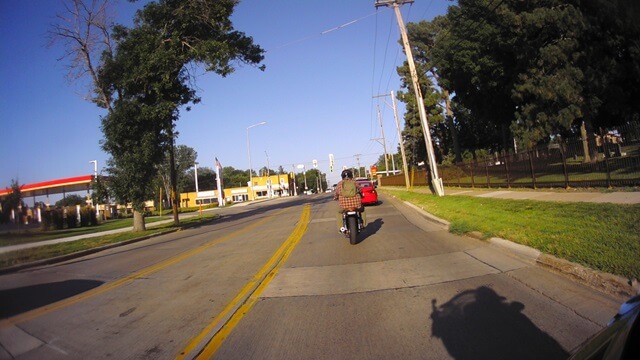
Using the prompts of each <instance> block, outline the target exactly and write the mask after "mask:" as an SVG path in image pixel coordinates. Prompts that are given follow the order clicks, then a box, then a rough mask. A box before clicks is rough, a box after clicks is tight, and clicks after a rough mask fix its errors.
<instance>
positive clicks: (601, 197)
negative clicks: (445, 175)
mask: <svg viewBox="0 0 640 360" xmlns="http://www.w3.org/2000/svg"><path fill="white" fill-rule="evenodd" d="M444 193H445V196H447V195H453V196H455V195H465V196H477V197H486V198H496V199H515V200H525V199H526V200H537V201H558V202H592V203H613V204H639V203H640V191H620V192H607V193H605V192H587V191H577V190H576V191H573V192H571V191H570V190H564V191H561V192H560V191H559V192H555V191H544V190H535V191H521V190H491V189H482V190H478V189H445V191H444Z"/></svg>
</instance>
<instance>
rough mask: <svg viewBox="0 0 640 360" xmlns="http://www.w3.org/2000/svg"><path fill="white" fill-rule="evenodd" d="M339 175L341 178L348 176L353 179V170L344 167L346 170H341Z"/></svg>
mask: <svg viewBox="0 0 640 360" xmlns="http://www.w3.org/2000/svg"><path fill="white" fill-rule="evenodd" d="M340 176H342V178H343V179H344V178H349V179H353V171H351V170H349V169H346V170H342V174H340Z"/></svg>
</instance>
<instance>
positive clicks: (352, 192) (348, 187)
mask: <svg viewBox="0 0 640 360" xmlns="http://www.w3.org/2000/svg"><path fill="white" fill-rule="evenodd" d="M357 193H358V188H357V187H356V182H355V181H343V182H342V196H344V197H354V196H356V194H357Z"/></svg>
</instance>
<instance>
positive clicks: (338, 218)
mask: <svg viewBox="0 0 640 360" xmlns="http://www.w3.org/2000/svg"><path fill="white" fill-rule="evenodd" d="M343 212H344V210H343V209H342V208H341V207H340V206H339V205H338V211H337V212H336V225H337V227H336V229H337V230H338V231H340V228H341V227H342V213H343ZM360 216H361V217H362V226H367V214H366V213H365V211H364V206H363V207H361V208H360Z"/></svg>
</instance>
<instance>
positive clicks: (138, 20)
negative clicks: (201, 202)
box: [99, 0, 264, 230]
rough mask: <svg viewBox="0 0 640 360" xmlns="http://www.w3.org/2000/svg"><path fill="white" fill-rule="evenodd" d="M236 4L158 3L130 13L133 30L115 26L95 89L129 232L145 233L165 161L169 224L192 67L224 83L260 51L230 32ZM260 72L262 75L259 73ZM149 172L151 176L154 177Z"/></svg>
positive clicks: (192, 95) (191, 96)
mask: <svg viewBox="0 0 640 360" xmlns="http://www.w3.org/2000/svg"><path fill="white" fill-rule="evenodd" d="M236 4H237V1H235V0H186V1H182V0H161V1H158V2H157V3H156V2H152V3H148V4H146V5H145V6H144V8H143V9H142V10H139V11H138V12H137V13H136V16H135V18H134V27H133V28H126V27H124V26H115V27H114V28H113V38H114V40H115V44H116V47H115V51H114V52H112V53H109V52H105V54H104V57H103V66H102V68H101V69H100V72H99V87H100V88H101V89H107V91H106V92H107V94H108V95H107V97H111V98H113V99H115V100H113V110H112V111H110V112H109V114H108V115H107V116H105V117H103V119H102V129H103V132H104V134H105V140H104V142H103V148H104V149H105V150H106V151H107V152H109V153H110V154H111V156H112V158H111V159H110V161H109V168H108V169H109V171H110V174H111V176H112V177H114V185H115V186H114V191H115V193H116V195H117V196H118V197H119V198H120V199H121V200H122V201H127V202H131V203H132V205H133V208H134V230H144V228H145V227H144V217H142V210H143V208H144V201H145V200H147V199H149V198H150V196H152V194H153V190H152V189H150V188H151V186H149V184H150V182H151V180H152V179H153V177H154V176H155V175H156V174H157V171H156V166H157V165H158V164H160V163H161V162H162V161H163V160H164V159H165V154H166V153H167V152H168V154H169V163H170V178H171V180H170V181H171V193H172V200H173V208H174V221H175V222H176V223H177V222H178V218H177V203H176V196H177V176H176V170H175V169H176V167H175V158H174V155H175V152H174V141H175V137H176V136H177V134H176V132H175V123H176V121H177V119H178V118H179V112H180V109H182V108H184V109H185V110H187V111H188V110H189V109H190V108H189V104H197V103H198V102H199V101H200V99H199V98H198V96H197V94H196V90H195V89H194V87H193V86H194V82H195V76H194V75H193V74H191V73H190V71H189V70H190V69H191V68H192V67H193V66H194V65H202V67H203V68H204V70H206V71H211V72H214V73H216V74H218V75H221V76H227V75H229V74H231V73H232V72H233V71H234V63H236V62H241V63H246V64H252V65H253V64H258V63H259V62H260V61H262V59H263V55H262V54H263V50H262V49H261V48H260V47H258V46H257V45H254V44H253V40H252V39H251V38H250V37H247V36H246V35H244V34H243V33H241V32H238V31H235V30H234V29H233V26H232V23H231V21H230V16H231V15H232V13H233V8H234V7H235V5H236ZM263 68H264V67H261V69H263ZM154 172H155V174H154Z"/></svg>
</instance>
